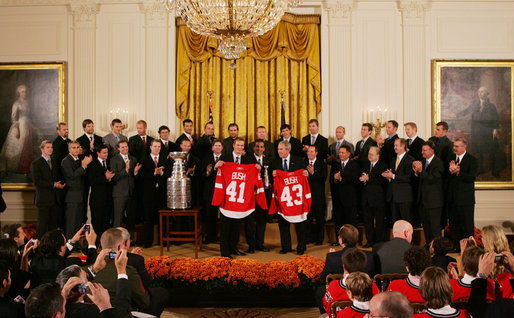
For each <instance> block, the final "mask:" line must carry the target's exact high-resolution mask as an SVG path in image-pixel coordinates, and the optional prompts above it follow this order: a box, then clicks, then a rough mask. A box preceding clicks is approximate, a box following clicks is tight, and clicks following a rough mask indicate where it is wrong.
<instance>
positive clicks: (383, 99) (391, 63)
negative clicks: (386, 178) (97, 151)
mask: <svg viewBox="0 0 514 318" xmlns="http://www.w3.org/2000/svg"><path fill="white" fill-rule="evenodd" d="M295 11H296V12H299V13H318V14H321V16H322V25H321V45H322V53H321V54H322V61H321V62H322V112H321V114H320V119H321V123H322V133H323V134H325V135H328V136H330V137H332V138H333V137H334V136H333V135H334V134H333V132H334V130H335V127H336V126H338V125H340V124H343V125H345V127H346V129H347V138H348V139H350V140H352V141H353V142H356V141H357V140H358V139H359V135H360V125H361V123H362V120H363V114H364V112H365V111H366V110H367V109H369V108H372V107H376V106H378V105H380V106H382V107H387V108H389V109H391V110H392V111H393V113H394V114H395V115H396V116H395V117H396V119H397V120H398V121H399V122H400V124H402V123H403V122H406V121H415V122H417V124H418V127H419V134H420V136H422V137H428V136H429V135H430V134H431V129H432V127H431V101H430V95H431V88H430V87H431V78H430V61H431V59H434V58H477V59H478V58H480V59H487V58H505V59H509V58H510V59H512V58H513V57H514V2H513V1H509V0H497V1H469V2H466V1H429V0H400V1H388V0H380V1H352V0H340V1H335V0H333V1H308V0H304V3H303V5H302V7H301V8H298V9H296V10H295ZM175 42H176V39H175V28H174V18H173V15H172V14H169V13H168V12H166V11H165V10H164V8H163V7H162V6H161V5H159V3H158V2H156V1H155V0H139V1H137V0H96V1H94V0H84V1H72V0H0V43H2V45H1V46H0V62H23V61H67V62H68V122H69V125H70V128H71V130H70V135H71V137H78V136H79V135H80V134H81V133H82V129H81V126H80V123H81V121H82V120H83V119H84V118H86V117H89V118H91V119H93V120H94V121H95V123H96V125H97V130H98V131H99V132H100V133H106V132H107V127H106V120H105V117H104V115H105V114H106V113H107V112H108V111H109V110H110V109H112V108H117V107H120V108H123V109H126V110H129V111H130V112H131V113H134V114H135V117H136V118H145V119H146V120H147V121H148V123H149V128H150V129H151V131H152V132H155V131H156V129H157V127H158V126H159V125H161V124H167V125H168V126H169V127H170V128H171V129H172V131H174V132H175V136H176V135H177V134H178V133H179V128H180V126H179V122H178V119H177V118H176V115H175V103H174V101H175V50H176V49H175ZM129 130H130V129H129ZM401 133H402V134H403V132H401ZM132 134H133V132H129V135H132ZM175 136H174V137H175ZM513 193H514V191H508V190H503V191H477V200H478V202H477V206H476V221H477V225H479V226H481V225H483V224H488V223H493V222H494V223H499V224H501V222H503V221H506V220H512V219H513V217H512V213H511V208H512V207H513V206H514V198H513V197H514V196H513V195H512V194H513ZM4 197H5V198H6V200H7V203H8V204H9V211H8V212H6V213H4V214H2V215H1V216H0V220H1V221H16V220H20V219H24V220H26V221H32V220H34V219H35V209H34V207H33V205H32V204H31V202H32V194H31V193H29V192H6V193H4Z"/></svg>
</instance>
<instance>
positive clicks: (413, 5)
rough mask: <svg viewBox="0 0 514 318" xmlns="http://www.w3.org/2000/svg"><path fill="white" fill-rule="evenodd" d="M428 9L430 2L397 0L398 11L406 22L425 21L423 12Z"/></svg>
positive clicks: (425, 0) (428, 0)
mask: <svg viewBox="0 0 514 318" xmlns="http://www.w3.org/2000/svg"><path fill="white" fill-rule="evenodd" d="M429 9H430V0H399V1H398V10H399V11H400V12H401V13H402V18H403V20H404V22H406V20H419V19H422V20H423V21H424V19H425V12H426V11H428V10H429Z"/></svg>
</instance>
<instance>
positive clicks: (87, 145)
mask: <svg viewBox="0 0 514 318" xmlns="http://www.w3.org/2000/svg"><path fill="white" fill-rule="evenodd" d="M93 138H94V140H95V141H94V142H93V146H94V148H96V147H97V146H99V145H101V144H102V143H103V139H102V137H100V136H98V135H95V134H93ZM77 141H78V142H79V144H80V147H82V149H84V150H86V152H85V153H84V154H82V155H80V156H79V158H80V159H82V158H84V157H85V156H89V155H92V156H93V157H95V158H96V151H94V149H93V150H91V141H90V140H89V138H88V137H87V135H86V134H83V135H82V136H80V137H79V138H77Z"/></svg>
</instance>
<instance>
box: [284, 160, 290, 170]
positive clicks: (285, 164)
mask: <svg viewBox="0 0 514 318" xmlns="http://www.w3.org/2000/svg"><path fill="white" fill-rule="evenodd" d="M284 171H289V167H288V166H287V159H284Z"/></svg>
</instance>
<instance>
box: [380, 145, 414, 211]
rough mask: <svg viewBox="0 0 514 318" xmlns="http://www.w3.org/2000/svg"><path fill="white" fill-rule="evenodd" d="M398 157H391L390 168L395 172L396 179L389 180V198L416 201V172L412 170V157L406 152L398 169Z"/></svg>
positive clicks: (390, 199) (391, 199)
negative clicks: (414, 186) (414, 190)
mask: <svg viewBox="0 0 514 318" xmlns="http://www.w3.org/2000/svg"><path fill="white" fill-rule="evenodd" d="M396 158H397V157H394V158H393V159H391V161H390V163H389V168H390V169H391V170H392V172H393V173H394V179H391V181H390V182H389V189H388V190H387V200H388V201H392V202H395V203H405V202H412V201H414V195H413V193H412V179H413V175H414V172H413V171H412V162H413V161H414V158H412V157H411V156H410V155H409V154H408V153H405V155H404V156H403V158H402V160H401V161H400V163H399V164H398V169H396V167H395V166H396Z"/></svg>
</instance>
